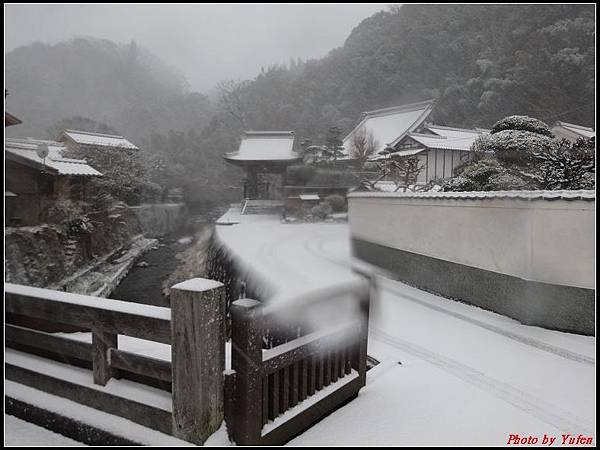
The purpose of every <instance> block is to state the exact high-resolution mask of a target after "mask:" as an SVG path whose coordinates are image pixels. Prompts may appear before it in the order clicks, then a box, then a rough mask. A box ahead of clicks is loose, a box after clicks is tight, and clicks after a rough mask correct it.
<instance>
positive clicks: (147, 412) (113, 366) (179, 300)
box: [5, 279, 225, 444]
mask: <svg viewBox="0 0 600 450" xmlns="http://www.w3.org/2000/svg"><path fill="white" fill-rule="evenodd" d="M224 305H225V302H224V298H223V289H222V284H221V283H217V282H214V281H210V280H199V279H196V280H190V281H188V282H185V283H180V284H179V285H176V286H174V287H173V288H172V293H171V309H169V308H162V307H156V306H150V305H143V304H134V303H130V302H123V301H119V300H111V299H105V298H97V297H90V296H84V295H77V294H71V293H66V292H58V291H52V290H49V289H40V288H33V287H29V286H21V285H16V284H10V283H7V284H5V311H6V313H7V314H8V315H16V316H17V317H20V318H21V320H20V321H19V323H21V324H22V323H26V321H25V322H24V321H23V320H22V319H23V318H32V319H35V320H36V321H37V323H39V321H40V320H41V321H51V322H57V323H60V324H67V325H75V326H77V327H83V328H87V329H89V330H91V332H92V340H91V343H89V342H82V341H77V340H74V339H70V338H66V337H61V336H57V335H54V334H51V333H46V332H43V331H39V330H36V329H30V328H26V327H23V326H16V325H11V324H6V327H5V330H6V331H5V334H6V343H5V345H6V346H7V347H12V348H14V349H17V350H19V351H25V352H28V353H33V354H36V355H38V356H43V357H46V358H51V359H54V360H58V361H60V362H63V363H65V362H66V363H68V364H72V365H77V366H81V367H87V368H91V369H92V378H93V382H94V384H96V385H100V386H105V385H106V384H107V383H108V381H109V380H110V379H111V378H113V377H114V378H130V379H132V380H135V381H137V382H141V383H145V384H148V385H151V386H154V387H161V388H163V389H164V390H168V391H171V392H172V409H171V410H170V411H169V410H168V408H167V409H166V410H165V409H161V408H156V407H152V406H150V405H147V404H144V403H143V402H142V401H135V400H132V399H129V398H125V397H121V396H118V395H114V393H110V392H109V391H102V390H101V389H91V388H90V387H89V386H84V385H78V384H74V383H71V382H70V380H68V379H62V378H60V377H56V376H50V375H48V374H43V373H38V372H36V371H35V370H32V369H31V368H24V367H20V366H18V365H16V364H10V363H7V364H6V365H5V376H6V378H7V379H10V380H13V381H16V382H19V383H22V384H26V385H29V386H31V387H34V388H37V389H40V390H45V391H47V392H50V393H52V394H55V395H59V396H62V397H66V398H69V399H71V400H74V401H76V402H79V403H82V404H85V405H87V406H91V407H94V408H98V409H101V410H104V411H106V412H109V413H112V414H116V415H120V416H122V417H125V418H127V419H130V420H132V421H134V422H137V423H140V424H142V425H144V426H148V427H150V428H153V429H156V430H159V431H162V432H164V433H168V434H173V435H174V436H176V437H179V438H182V439H185V440H187V441H190V442H194V443H198V444H201V443H203V442H204V440H206V438H207V437H208V436H210V434H212V433H213V432H214V431H216V430H217V429H218V427H219V426H220V425H221V423H222V419H223V397H222V392H223V378H222V373H223V370H224V368H225V355H224V307H225V306H224ZM118 335H126V336H131V337H135V338H141V339H145V340H149V341H154V342H160V343H163V344H171V361H165V360H162V359H156V358H151V357H148V356H142V355H139V354H135V353H131V352H127V351H124V350H121V349H119V347H118ZM206 336H211V337H213V339H205V337H206ZM190 356H194V357H190ZM207 380H211V382H210V383H207Z"/></svg>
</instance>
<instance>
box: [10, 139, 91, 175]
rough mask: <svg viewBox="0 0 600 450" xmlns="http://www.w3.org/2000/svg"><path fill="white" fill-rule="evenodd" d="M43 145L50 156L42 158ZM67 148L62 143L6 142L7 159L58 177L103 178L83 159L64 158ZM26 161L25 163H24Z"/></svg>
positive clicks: (18, 140) (14, 140)
mask: <svg viewBox="0 0 600 450" xmlns="http://www.w3.org/2000/svg"><path fill="white" fill-rule="evenodd" d="M41 144H45V145H47V146H48V156H47V157H46V158H44V159H42V158H40V157H39V156H38V154H37V150H38V148H39V146H40V145H41ZM65 150H66V148H65V146H64V145H63V144H62V143H60V142H55V141H42V140H37V139H31V138H28V139H10V138H6V139H5V141H4V151H5V157H7V158H8V159H12V160H15V161H22V162H25V163H29V165H32V166H34V167H36V168H39V169H45V170H47V171H48V172H52V173H55V174H56V175H77V176H102V174H101V173H100V172H98V171H97V170H96V169H94V168H93V167H92V166H90V165H89V164H87V162H86V161H85V160H83V159H72V158H65V157H63V151H65ZM23 160H24V161H23Z"/></svg>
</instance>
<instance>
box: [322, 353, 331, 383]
mask: <svg viewBox="0 0 600 450" xmlns="http://www.w3.org/2000/svg"><path fill="white" fill-rule="evenodd" d="M323 363H324V366H325V367H324V376H323V386H329V384H330V383H331V352H330V351H329V350H327V351H325V352H324V353H323Z"/></svg>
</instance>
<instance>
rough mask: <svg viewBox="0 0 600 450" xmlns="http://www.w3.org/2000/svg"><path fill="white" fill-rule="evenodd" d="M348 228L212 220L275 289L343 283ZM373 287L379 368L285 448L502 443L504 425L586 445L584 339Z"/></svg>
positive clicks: (588, 379)
mask: <svg viewBox="0 0 600 450" xmlns="http://www.w3.org/2000/svg"><path fill="white" fill-rule="evenodd" d="M250 220H252V219H250ZM348 233H349V232H348V227H347V226H346V225H340V224H311V225H308V224H306V225H304V224H302V225H282V224H280V223H278V222H276V221H275V220H270V221H269V220H266V219H264V220H256V219H255V220H252V221H251V222H248V223H240V224H238V225H234V226H230V227H226V228H222V227H219V234H220V236H221V237H222V238H223V239H224V241H225V242H226V243H227V245H232V246H233V248H235V252H236V253H238V256H239V257H241V258H242V259H245V260H247V261H248V262H250V261H251V262H252V264H251V267H252V270H253V271H256V272H257V273H258V274H260V277H261V278H264V279H266V280H269V282H270V283H272V286H271V288H272V290H273V291H275V292H278V291H280V290H281V289H285V288H286V287H290V286H293V288H294V289H299V290H301V289H306V287H307V286H310V287H314V286H325V285H326V284H327V283H333V282H336V281H340V280H351V279H354V277H356V275H355V274H354V273H352V270H351V268H350V259H351V258H350V247H349V239H348V238H349V235H348ZM249 267H250V265H249ZM378 284H379V295H378V296H377V298H376V299H374V301H373V303H372V310H371V322H370V339H369V354H370V355H372V356H374V357H375V358H377V359H378V360H379V361H381V364H379V365H378V366H376V367H375V368H374V369H372V370H371V371H370V372H369V374H368V380H367V386H366V387H365V388H364V389H363V390H362V391H361V393H360V395H359V397H358V398H357V399H356V400H354V401H353V402H351V403H350V404H349V405H347V406H346V407H344V408H342V409H340V410H339V411H337V412H335V413H334V414H332V415H331V416H329V417H327V418H325V419H324V420H323V421H321V422H320V423H319V424H317V425H316V426H314V427H313V428H311V429H310V430H308V431H307V432H305V433H304V434H302V435H301V436H299V437H298V438H296V439H295V440H293V441H292V442H291V443H290V444H291V445H369V444H370V445H374V444H381V445H386V444H387V445H394V444H397V445H398V444H399V445H409V444H418V445H426V444H431V445H434V444H449V445H460V444H465V445H475V444H482V445H485V444H487V445H502V444H506V442H507V440H508V438H509V435H510V434H516V433H518V434H520V435H521V436H529V435H533V436H538V437H540V438H541V437H542V436H543V435H544V434H547V435H552V436H557V437H558V441H560V440H561V435H562V434H565V433H570V434H572V435H577V434H583V435H586V436H594V441H595V340H594V338H591V337H584V336H577V335H572V334H567V333H560V332H554V331H549V330H544V329H541V328H537V327H529V326H524V325H521V324H519V323H518V322H516V321H513V320H511V319H509V318H506V317H504V316H500V315H498V314H494V313H491V312H488V311H484V310H481V309H479V308H475V307H472V306H468V305H465V304H461V303H458V302H454V301H451V300H447V299H444V298H440V297H438V296H435V295H432V294H428V293H425V292H423V291H419V290H417V289H414V288H411V287H408V286H406V285H403V284H402V283H398V282H394V281H391V280H387V279H384V278H379V279H378ZM399 363H401V364H399Z"/></svg>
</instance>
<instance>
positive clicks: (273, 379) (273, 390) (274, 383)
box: [269, 372, 279, 420]
mask: <svg viewBox="0 0 600 450" xmlns="http://www.w3.org/2000/svg"><path fill="white" fill-rule="evenodd" d="M269 381H270V383H271V387H270V388H269V396H270V398H269V419H271V420H273V419H275V417H277V416H278V415H279V372H273V373H272V374H271V375H270V376H269Z"/></svg>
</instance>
